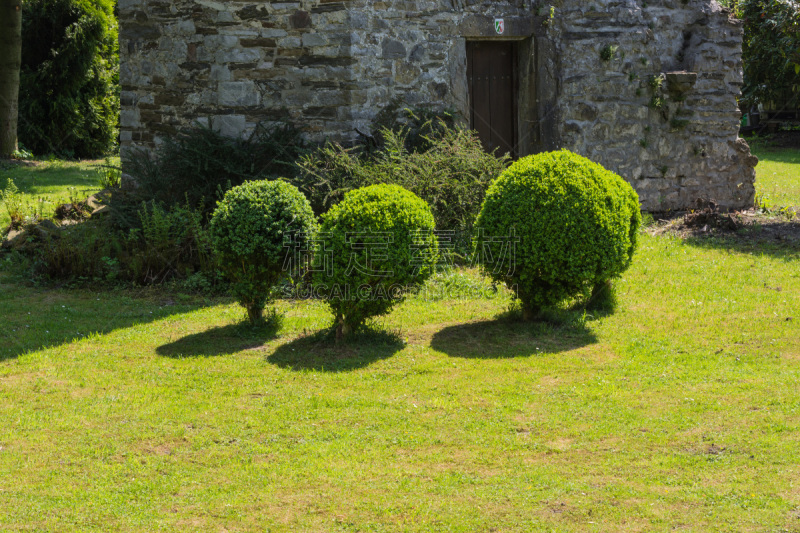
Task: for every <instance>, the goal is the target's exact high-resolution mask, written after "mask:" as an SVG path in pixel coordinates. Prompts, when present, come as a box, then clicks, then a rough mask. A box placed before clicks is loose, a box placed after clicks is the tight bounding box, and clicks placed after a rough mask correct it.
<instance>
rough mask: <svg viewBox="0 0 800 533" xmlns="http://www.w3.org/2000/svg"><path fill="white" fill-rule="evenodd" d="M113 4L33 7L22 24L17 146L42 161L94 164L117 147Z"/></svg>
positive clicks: (27, 7)
mask: <svg viewBox="0 0 800 533" xmlns="http://www.w3.org/2000/svg"><path fill="white" fill-rule="evenodd" d="M115 4H116V2H115V1H113V0H28V1H26V2H25V3H24V7H23V10H24V14H23V17H22V41H23V42H22V65H21V68H20V91H19V138H20V141H21V142H22V143H23V144H24V145H25V146H26V147H27V148H28V149H30V150H32V151H33V152H35V153H37V154H49V153H58V154H62V155H67V156H74V157H81V158H83V157H97V156H100V155H103V154H104V153H106V152H108V151H110V150H111V149H112V148H113V147H114V145H115V144H116V140H117V124H118V119H119V44H118V42H117V20H116V17H115V16H114V6H115Z"/></svg>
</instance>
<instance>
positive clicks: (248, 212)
mask: <svg viewBox="0 0 800 533" xmlns="http://www.w3.org/2000/svg"><path fill="white" fill-rule="evenodd" d="M210 230H211V239H212V244H213V246H214V251H215V252H216V254H217V257H218V261H219V264H220V267H221V269H222V271H223V272H224V273H225V275H226V276H228V278H229V279H230V280H231V282H232V285H231V288H232V291H233V294H234V296H235V297H236V299H237V300H238V301H239V303H240V304H241V305H242V307H244V308H245V309H246V310H247V316H248V318H249V319H250V322H252V323H254V324H255V323H258V322H261V321H262V319H263V310H264V306H265V305H266V304H267V302H268V301H269V300H270V293H271V291H272V288H273V287H274V286H275V285H276V284H277V283H278V282H279V281H280V280H281V279H282V278H283V277H285V276H286V275H288V274H289V272H287V270H286V269H285V268H284V264H285V261H286V257H287V252H290V251H291V249H290V248H287V246H286V245H287V242H289V241H288V240H287V239H291V242H292V243H293V245H294V246H298V245H299V246H303V245H304V244H305V243H308V242H309V241H310V240H312V239H313V238H314V234H315V233H316V230H317V223H316V219H315V218H314V213H313V212H312V211H311V206H310V205H309V204H308V200H306V198H305V197H304V196H303V195H302V194H301V193H300V191H298V190H297V189H296V188H295V187H293V186H292V185H289V184H288V183H285V182H282V181H250V182H247V183H245V184H243V185H239V186H238V187H234V188H232V189H231V190H229V191H228V192H227V193H226V194H225V197H224V198H223V199H222V201H220V202H219V205H218V206H217V209H216V210H215V211H214V214H213V215H212V218H211V224H210Z"/></svg>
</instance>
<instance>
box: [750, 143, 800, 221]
mask: <svg viewBox="0 0 800 533" xmlns="http://www.w3.org/2000/svg"><path fill="white" fill-rule="evenodd" d="M752 151H753V154H754V155H756V156H758V159H759V162H758V166H757V167H756V192H757V193H758V196H759V201H760V203H761V204H762V205H764V206H766V207H770V208H774V207H788V206H792V207H800V150H791V149H786V148H775V147H771V146H770V145H769V144H768V143H764V142H754V143H752Z"/></svg>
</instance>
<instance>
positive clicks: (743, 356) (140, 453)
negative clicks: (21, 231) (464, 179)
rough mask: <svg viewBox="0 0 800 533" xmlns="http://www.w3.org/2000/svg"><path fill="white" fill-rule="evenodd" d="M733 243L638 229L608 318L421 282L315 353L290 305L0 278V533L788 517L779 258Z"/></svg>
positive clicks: (787, 520)
mask: <svg viewBox="0 0 800 533" xmlns="http://www.w3.org/2000/svg"><path fill="white" fill-rule="evenodd" d="M783 164H785V165H788V166H790V167H791V168H794V169H795V172H796V171H797V169H798V168H800V164H789V163H783ZM789 172H791V170H789ZM748 242H749V241H747V240H745V239H743V238H726V239H722V238H703V239H694V240H693V239H687V240H682V239H678V238H675V237H668V236H659V237H652V236H649V235H643V236H642V243H641V247H640V249H639V251H638V253H637V256H636V258H635V260H634V263H633V266H632V267H631V269H630V270H629V271H628V272H627V273H626V274H625V276H624V278H623V279H622V280H620V281H619V282H618V283H617V287H618V294H619V299H620V305H619V309H618V310H617V311H616V312H615V313H613V314H608V315H602V314H596V315H592V314H586V315H584V314H583V313H581V312H564V313H563V314H562V315H561V316H560V317H559V320H557V321H554V322H551V323H539V324H532V325H531V324H528V325H526V324H521V323H515V322H513V321H511V320H509V319H508V318H506V317H505V316H504V315H503V313H504V311H505V310H506V309H507V307H508V304H509V298H508V295H507V294H505V293H504V292H502V291H501V292H500V293H499V294H496V295H493V294H491V293H489V294H487V295H486V296H485V297H479V296H477V295H473V296H469V297H465V298H450V297H445V298H438V297H432V296H431V294H430V293H423V294H422V295H420V296H417V297H414V298H411V299H409V300H408V301H406V302H405V303H404V304H403V305H402V306H401V307H399V308H398V309H396V310H395V311H394V312H393V313H392V314H391V315H389V316H388V317H386V318H385V319H384V320H381V321H379V322H377V323H376V324H375V328H374V329H373V331H372V332H370V333H368V334H365V335H363V336H362V337H361V338H359V339H358V340H356V341H355V342H352V343H350V344H346V345H343V346H338V347H337V346H335V345H332V344H330V343H328V342H326V340H325V339H324V338H323V336H322V335H320V334H319V333H318V332H319V331H320V330H322V329H323V328H325V327H326V326H327V325H329V324H330V321H331V316H330V314H329V313H328V311H327V310H326V308H325V307H324V306H323V305H321V304H319V303H315V302H286V301H283V302H280V303H279V308H280V310H281V311H283V312H284V313H285V318H284V320H283V324H282V325H280V327H278V328H274V329H269V328H265V329H262V330H252V329H251V328H249V327H246V326H242V325H241V319H242V318H243V316H244V315H243V312H242V311H241V310H240V309H239V308H238V307H236V306H235V305H233V304H231V303H230V302H229V301H227V300H210V299H205V298H202V297H197V296H192V295H182V294H178V293H167V292H162V291H160V290H158V289H144V290H141V291H132V290H121V291H96V292H95V291H91V290H80V291H78V290H60V289H46V288H35V287H28V286H24V285H22V284H19V283H17V282H15V281H14V280H13V279H12V278H11V277H10V276H9V275H8V274H3V273H2V272H0V320H2V324H3V327H2V328H0V531H29V530H35V531H53V532H61V531H131V532H134V531H135V532H139V531H289V530H293V531H320V532H327V531H376V532H379V531H420V532H427V531H447V532H451V531H463V532H473V531H498V532H500V531H502V532H512V531H514V532H516V531H520V532H522V531H580V532H583V531H648V532H649V531H674V530H685V531H698V532H705V531H764V532H779V531H798V530H800V296H799V295H800V261H799V260H798V259H800V250H798V249H797V247H796V246H794V245H791V244H785V243H784V244H775V245H763V244H761V245H757V246H756V245H752V244H748ZM0 261H2V257H0ZM463 276H464V277H463V278H458V277H451V278H449V279H448V280H447V282H448V283H449V284H450V285H449V286H456V287H461V286H470V285H479V282H478V281H477V280H475V279H474V276H475V274H474V273H472V272H466V273H464V274H463ZM459 280H460V281H459ZM443 285H445V284H444V283H439V285H438V286H440V287H441V286H443Z"/></svg>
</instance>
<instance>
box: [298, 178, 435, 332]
mask: <svg viewBox="0 0 800 533" xmlns="http://www.w3.org/2000/svg"><path fill="white" fill-rule="evenodd" d="M433 230H434V220H433V215H432V213H431V210H430V207H428V205H427V204H426V203H425V202H424V201H423V200H422V199H420V198H419V197H418V196H416V195H415V194H414V193H412V192H410V191H407V190H405V189H403V188H402V187H399V186H397V185H372V186H369V187H364V188H361V189H358V190H355V191H351V192H349V193H347V195H346V196H345V198H344V200H343V201H342V202H340V203H339V204H337V205H335V206H334V207H333V208H332V209H331V210H330V211H328V212H327V213H326V214H325V215H323V217H322V233H321V235H322V242H323V243H324V248H323V249H322V251H321V253H322V254H323V257H322V258H318V260H317V262H318V264H319V266H320V270H318V271H316V272H315V275H314V285H315V293H319V294H322V295H324V297H325V298H326V300H327V302H328V305H330V307H331V309H332V310H333V313H334V315H335V317H336V327H337V337H342V336H344V335H347V334H348V333H350V332H351V331H353V330H354V329H356V328H358V327H359V326H360V325H362V324H363V323H364V321H365V320H366V319H367V318H369V317H373V316H378V315H383V314H386V313H388V312H389V311H390V310H391V308H392V307H393V306H394V305H395V304H397V303H398V302H400V301H402V300H403V298H404V297H405V292H406V290H407V289H408V288H410V287H412V286H415V285H417V284H420V283H422V282H424V281H425V280H426V279H427V278H428V277H429V276H430V275H431V273H432V272H433V268H434V265H435V262H436V259H437V255H438V243H437V241H436V237H435V235H434V234H433Z"/></svg>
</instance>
